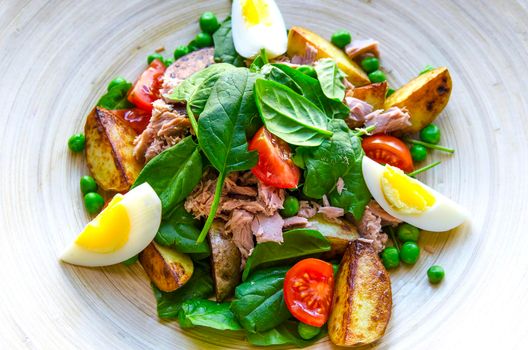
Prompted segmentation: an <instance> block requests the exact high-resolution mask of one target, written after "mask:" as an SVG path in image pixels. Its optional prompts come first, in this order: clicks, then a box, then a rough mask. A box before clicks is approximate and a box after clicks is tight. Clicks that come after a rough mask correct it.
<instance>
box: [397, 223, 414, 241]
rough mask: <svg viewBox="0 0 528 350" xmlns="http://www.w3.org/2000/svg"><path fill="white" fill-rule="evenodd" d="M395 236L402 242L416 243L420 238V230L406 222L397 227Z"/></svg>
mask: <svg viewBox="0 0 528 350" xmlns="http://www.w3.org/2000/svg"><path fill="white" fill-rule="evenodd" d="M396 234H397V236H398V239H399V240H400V241H402V242H418V238H420V230H419V229H418V228H417V227H414V226H413V225H410V224H408V223H406V222H404V223H403V224H401V225H400V226H398V228H397V229H396Z"/></svg>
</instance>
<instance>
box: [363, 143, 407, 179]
mask: <svg viewBox="0 0 528 350" xmlns="http://www.w3.org/2000/svg"><path fill="white" fill-rule="evenodd" d="M361 145H362V146H363V150H364V151H365V154H366V155H367V157H369V158H370V159H372V160H374V161H376V162H378V163H380V164H389V165H392V166H395V167H397V168H400V169H401V170H403V171H405V172H407V173H408V172H411V171H413V169H414V165H413V161H412V157H411V152H410V151H409V148H407V146H406V145H405V143H403V141H401V140H400V139H399V138H396V137H394V136H389V135H383V134H379V135H373V136H369V137H365V138H364V139H363V142H362V144H361Z"/></svg>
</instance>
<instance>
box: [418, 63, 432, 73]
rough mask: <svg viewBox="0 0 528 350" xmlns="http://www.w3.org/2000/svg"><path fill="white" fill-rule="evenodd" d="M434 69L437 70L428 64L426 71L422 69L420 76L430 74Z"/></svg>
mask: <svg viewBox="0 0 528 350" xmlns="http://www.w3.org/2000/svg"><path fill="white" fill-rule="evenodd" d="M433 69H435V67H433V66H431V65H430V64H428V65H427V66H425V68H424V69H422V70H421V71H420V74H419V75H422V74H425V73H427V72H430V71H432V70H433Z"/></svg>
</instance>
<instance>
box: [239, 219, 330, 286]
mask: <svg viewBox="0 0 528 350" xmlns="http://www.w3.org/2000/svg"><path fill="white" fill-rule="evenodd" d="M283 238H284V242H283V243H282V244H279V243H275V242H265V243H259V244H257V245H256V246H255V248H254V249H253V253H251V255H250V256H249V258H248V260H247V262H246V266H245V267H244V271H243V273H242V280H243V281H245V280H246V278H247V277H248V276H249V274H250V273H251V271H252V270H254V269H256V268H257V267H259V266H262V265H264V264H265V265H268V266H269V265H271V264H277V263H279V262H285V261H289V260H291V259H294V258H298V257H301V256H306V255H312V254H317V253H322V252H326V251H329V250H330V242H329V241H328V239H326V237H324V236H323V235H322V234H321V233H320V232H318V231H315V230H308V229H295V230H290V231H286V232H284V234H283Z"/></svg>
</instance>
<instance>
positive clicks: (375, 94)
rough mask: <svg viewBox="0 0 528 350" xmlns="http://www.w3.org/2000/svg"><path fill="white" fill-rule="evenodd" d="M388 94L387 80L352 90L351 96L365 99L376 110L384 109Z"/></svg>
mask: <svg viewBox="0 0 528 350" xmlns="http://www.w3.org/2000/svg"><path fill="white" fill-rule="evenodd" d="M385 95H387V82H385V81H384V82H383V83H376V84H369V85H365V86H361V87H358V88H355V89H353V90H350V93H349V96H351V97H354V98H357V99H359V100H362V101H365V102H367V103H368V104H370V105H371V106H372V108H373V109H374V110H377V109H383V105H384V104H385Z"/></svg>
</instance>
